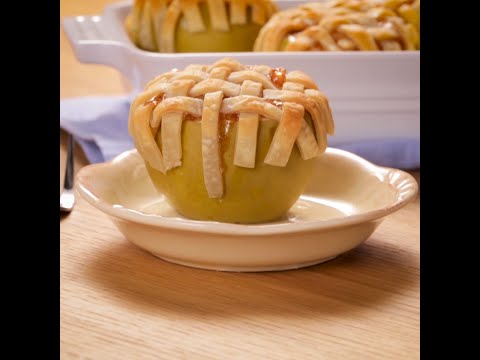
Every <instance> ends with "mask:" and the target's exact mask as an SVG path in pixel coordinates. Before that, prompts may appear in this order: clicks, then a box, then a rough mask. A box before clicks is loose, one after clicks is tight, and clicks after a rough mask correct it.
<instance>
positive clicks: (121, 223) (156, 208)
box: [77, 148, 418, 271]
mask: <svg viewBox="0 0 480 360" xmlns="http://www.w3.org/2000/svg"><path fill="white" fill-rule="evenodd" d="M417 190H418V186H417V183H416V181H415V179H414V178H413V177H412V176H411V175H409V174H408V173H406V172H403V171H401V170H396V169H390V168H384V167H378V166H375V165H373V164H371V163H369V162H367V161H366V160H364V159H362V158H360V157H358V156H356V155H353V154H351V153H348V152H346V151H342V150H337V149H332V148H328V149H327V151H326V153H325V154H323V155H322V156H321V157H319V158H318V160H317V166H316V168H315V171H314V174H313V177H312V181H311V183H310V185H309V186H308V187H307V189H306V190H305V192H304V194H303V195H302V196H301V197H300V199H299V200H298V201H297V202H296V203H295V205H294V206H293V207H292V208H291V209H290V211H289V213H288V215H287V216H286V217H285V218H284V219H282V220H279V221H276V222H272V223H266V224H259V225H240V224H228V223H218V222H207V221H195V220H189V219H185V218H183V217H181V216H180V215H178V214H177V213H176V212H175V210H173V209H172V208H171V207H170V205H169V204H168V202H167V201H166V200H165V198H164V197H163V195H162V194H159V193H158V192H157V190H155V188H154V186H153V184H152V183H151V181H150V178H149V177H148V174H147V171H146V168H145V165H144V163H143V160H142V158H141V157H140V156H139V155H138V153H137V151H136V150H131V151H128V152H125V153H123V154H121V155H119V156H118V157H116V158H115V159H114V160H113V161H111V162H108V163H102V164H95V165H89V166H86V167H84V168H82V169H81V170H80V172H79V173H78V175H77V191H78V192H79V193H80V195H82V196H83V197H84V198H85V199H86V200H87V201H88V202H89V203H90V204H92V205H93V206H95V207H96V208H98V209H99V210H100V211H103V212H104V213H106V214H108V215H109V216H110V217H111V218H112V219H113V221H114V223H115V224H116V225H117V227H118V229H119V230H120V231H121V232H122V233H123V234H124V235H125V237H126V238H127V239H129V240H130V241H131V242H133V243H134V244H136V245H138V246H139V247H141V248H143V249H145V250H147V251H149V252H151V253H152V254H154V255H155V256H158V257H160V258H162V259H165V260H167V261H171V262H175V263H178V264H183V265H187V266H192V267H198V268H204V269H213V270H224V271H272V270H286V269H295V268H300V267H304V266H310V265H314V264H318V263H321V262H323V261H326V260H330V259H332V258H334V257H336V256H338V255H340V254H342V253H343V252H345V251H348V250H351V249H353V248H355V247H356V246H358V245H360V244H361V243H362V242H363V241H365V240H366V239H367V238H368V237H369V236H370V235H371V234H372V233H373V231H374V230H375V229H376V228H377V226H378V225H379V224H380V222H381V221H382V219H383V218H384V217H385V216H387V215H389V214H391V213H393V212H395V211H397V210H398V209H400V208H401V207H403V206H405V205H406V204H407V203H408V202H409V201H410V200H412V199H413V198H414V196H415V194H416V193H417Z"/></svg>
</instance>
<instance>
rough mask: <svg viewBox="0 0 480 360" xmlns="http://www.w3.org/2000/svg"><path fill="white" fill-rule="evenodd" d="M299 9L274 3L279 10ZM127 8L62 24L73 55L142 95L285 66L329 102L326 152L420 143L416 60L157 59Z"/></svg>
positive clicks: (408, 56)
mask: <svg viewBox="0 0 480 360" xmlns="http://www.w3.org/2000/svg"><path fill="white" fill-rule="evenodd" d="M300 3H302V2H301V1H291V0H290V1H285V0H281V1H277V4H278V6H279V8H280V9H285V8H287V7H293V6H297V5H298V4H300ZM130 8H131V3H130V2H128V3H119V4H114V5H111V6H108V7H106V8H105V11H104V13H103V14H102V15H96V16H76V17H70V18H64V19H63V28H64V31H65V33H66V35H67V37H68V39H69V40H70V42H71V44H72V47H73V50H74V52H75V55H76V56H77V58H78V59H79V61H81V62H84V63H94V64H103V65H108V66H111V67H113V68H115V69H117V70H118V71H119V72H120V73H121V74H123V76H125V77H126V78H127V79H128V80H129V81H130V82H131V84H132V86H133V89H134V91H139V90H141V89H142V88H143V86H144V85H145V84H146V83H147V82H148V81H149V80H151V79H152V78H153V77H155V76H156V75H158V74H160V73H162V72H166V71H168V70H171V69H172V68H183V67H185V66H187V65H189V64H200V63H212V62H214V61H216V60H218V59H220V58H222V57H225V56H231V57H235V58H237V59H238V60H239V61H240V62H242V63H244V64H266V65H270V66H274V67H277V66H282V67H285V68H286V69H287V70H295V69H298V70H303V71H305V72H306V73H308V74H309V75H310V76H311V77H312V78H313V79H314V80H315V81H316V83H317V84H318V85H319V86H320V88H321V89H322V90H323V91H324V92H325V94H326V95H327V96H328V98H329V99H330V105H331V108H332V111H333V115H334V119H335V123H336V129H337V130H336V134H335V136H334V137H332V138H331V139H330V141H329V143H330V145H333V146H335V145H336V144H345V143H348V142H355V141H361V140H375V139H387V138H397V139H398V138H406V139H415V140H419V139H420V52H419V51H404V52H381V51H378V52H377V51H375V52H290V53H287V52H264V53H256V52H243V53H240V52H239V53H201V54H200V53H192V54H162V53H152V52H147V51H143V50H140V49H138V48H137V47H136V46H135V45H134V44H133V43H132V42H131V41H130V39H129V38H128V36H127V34H126V32H125V29H124V19H125V17H126V16H127V14H128V13H129V11H130Z"/></svg>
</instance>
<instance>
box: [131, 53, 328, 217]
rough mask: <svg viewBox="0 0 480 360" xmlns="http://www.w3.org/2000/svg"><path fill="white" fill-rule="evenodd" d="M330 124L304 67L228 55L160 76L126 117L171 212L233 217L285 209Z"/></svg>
mask: <svg viewBox="0 0 480 360" xmlns="http://www.w3.org/2000/svg"><path fill="white" fill-rule="evenodd" d="M334 130H335V127H334V121H333V118H332V113H331V110H330V107H329V103H328V99H327V98H326V96H325V95H324V94H323V93H322V92H321V91H320V90H319V89H318V87H317V85H316V84H315V83H314V81H313V80H312V79H311V78H310V77H309V76H308V75H307V74H305V73H304V72H302V71H287V70H285V69H283V68H271V67H270V66H266V65H253V66H249V65H243V64H241V63H239V62H238V61H236V60H234V59H231V58H224V59H221V60H219V61H217V62H216V63H214V64H212V65H190V66H188V67H186V68H185V69H184V70H172V71H170V72H167V73H164V74H161V75H159V76H157V77H156V78H155V79H153V80H152V81H150V82H149V83H148V84H147V85H146V87H145V89H144V90H143V92H141V93H140V94H139V95H138V96H137V97H136V98H135V99H134V100H133V102H132V105H131V109H130V118H129V131H130V134H131V135H132V137H133V140H134V143H135V146H136V148H137V150H138V152H139V154H140V155H141V156H142V158H143V159H144V161H145V164H146V167H147V170H148V172H149V175H150V177H151V179H152V181H153V183H154V185H155V186H156V187H157V189H158V190H159V191H160V192H161V193H162V194H164V195H165V197H166V198H167V199H168V200H169V202H170V204H171V205H172V206H173V207H174V208H175V209H176V210H177V212H178V213H180V214H181V215H183V216H185V217H188V218H192V219H201V220H214V221H221V222H233V223H259V222H266V221H271V220H275V219H278V218H281V217H282V216H284V215H285V214H286V213H287V211H288V210H289V208H290V207H291V206H292V205H293V204H294V203H295V202H296V201H297V199H298V198H299V197H300V195H301V194H302V192H303V191H304V188H305V186H306V184H307V182H308V181H309V178H310V175H311V172H312V169H313V167H314V165H315V158H316V157H318V156H321V154H322V153H324V152H325V149H326V148H327V136H328V135H333V134H334Z"/></svg>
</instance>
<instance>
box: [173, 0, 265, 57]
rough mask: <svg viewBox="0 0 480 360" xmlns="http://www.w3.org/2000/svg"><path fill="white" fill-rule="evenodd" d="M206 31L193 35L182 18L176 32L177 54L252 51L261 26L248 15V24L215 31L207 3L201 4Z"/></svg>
mask: <svg viewBox="0 0 480 360" xmlns="http://www.w3.org/2000/svg"><path fill="white" fill-rule="evenodd" d="M200 11H201V13H202V18H203V21H204V24H205V27H206V31H204V32H197V33H193V32H190V31H188V30H187V29H186V24H185V19H184V18H183V17H182V18H180V20H179V22H178V25H177V29H176V31H175V52H177V53H185V52H236V51H252V49H253V44H254V42H255V39H256V37H257V35H258V33H259V31H260V29H261V27H262V26H261V25H258V24H255V23H253V22H252V21H251V20H250V19H251V16H250V14H249V13H248V14H247V15H248V16H247V19H248V21H247V23H246V24H244V25H231V24H230V30H229V31H218V30H214V29H212V27H211V24H210V17H209V14H208V7H207V4H206V3H202V4H200Z"/></svg>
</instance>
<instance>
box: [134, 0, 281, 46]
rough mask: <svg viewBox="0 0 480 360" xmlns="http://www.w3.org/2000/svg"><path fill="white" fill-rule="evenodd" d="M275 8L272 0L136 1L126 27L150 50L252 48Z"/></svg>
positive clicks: (138, 44) (140, 44)
mask: <svg viewBox="0 0 480 360" xmlns="http://www.w3.org/2000/svg"><path fill="white" fill-rule="evenodd" d="M276 11H277V7H276V5H275V4H274V3H272V2H271V1H270V0H135V2H134V3H133V6H132V9H131V11H130V13H129V15H128V16H127V19H126V22H125V26H126V29H127V33H128V35H129V37H130V39H131V40H132V42H133V43H134V44H135V45H136V46H137V47H139V48H141V49H143V50H147V51H157V52H163V53H174V52H177V53H183V52H229V51H230V52H233V51H252V50H253V44H254V42H255V39H256V37H257V35H258V32H259V31H260V28H261V27H262V25H264V24H265V23H266V22H267V20H268V19H269V18H270V17H271V16H272V15H273V14H274V13H275V12H276Z"/></svg>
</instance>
